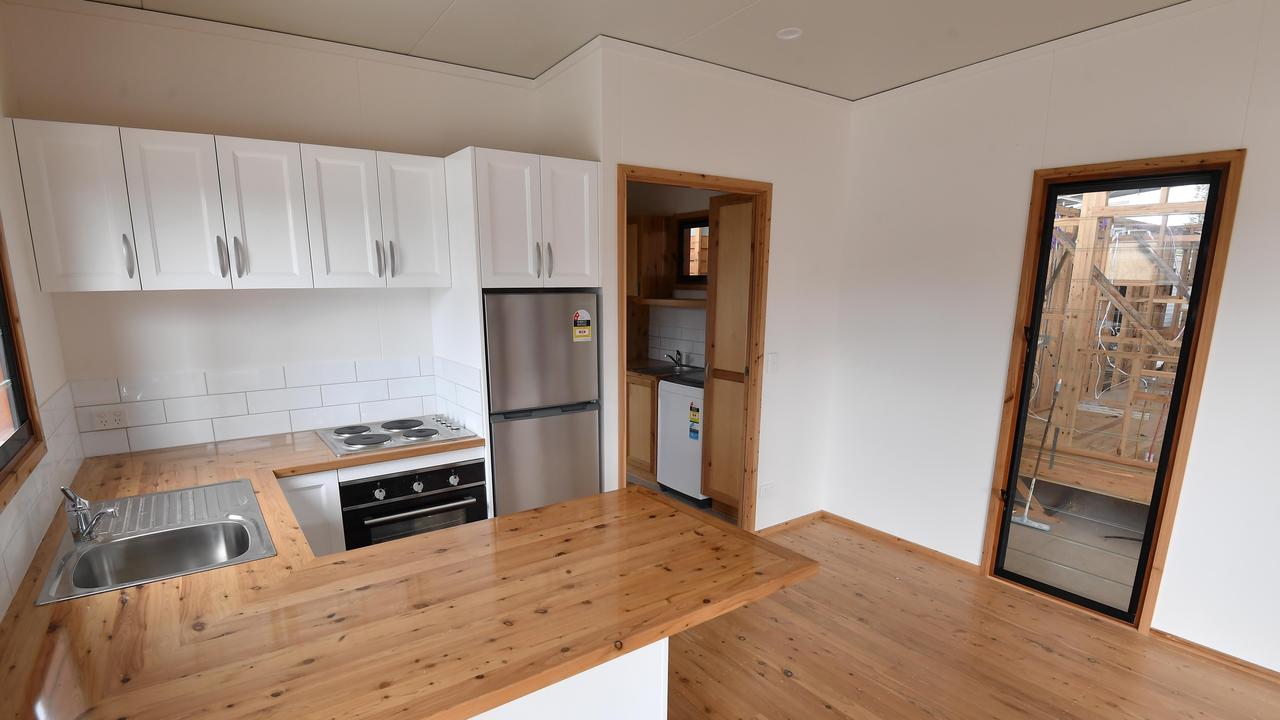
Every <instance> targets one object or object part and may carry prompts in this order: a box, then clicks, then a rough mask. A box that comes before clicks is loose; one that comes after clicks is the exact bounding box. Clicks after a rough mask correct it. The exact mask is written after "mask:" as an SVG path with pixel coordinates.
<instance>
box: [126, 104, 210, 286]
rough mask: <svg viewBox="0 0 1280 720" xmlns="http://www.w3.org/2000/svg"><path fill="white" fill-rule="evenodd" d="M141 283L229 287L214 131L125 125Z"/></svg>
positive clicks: (131, 203)
mask: <svg viewBox="0 0 1280 720" xmlns="http://www.w3.org/2000/svg"><path fill="white" fill-rule="evenodd" d="M120 144H121V146H122V147H123V149H124V175H125V180H126V181H127V182H128V188H129V211H130V214H131V215H132V217H133V229H134V233H135V236H136V237H135V239H136V244H137V253H138V275H139V276H140V277H141V279H142V289H143V290H208V289H218V288H230V287H231V260H230V255H229V253H228V250H227V244H226V231H225V229H224V227H223V224H222V191H221V190H220V189H219V187H218V159H217V152H216V151H215V150H214V145H213V136H212V135H197V134H195V133H182V132H168V131H164V130H139V129H136V128H121V129H120Z"/></svg>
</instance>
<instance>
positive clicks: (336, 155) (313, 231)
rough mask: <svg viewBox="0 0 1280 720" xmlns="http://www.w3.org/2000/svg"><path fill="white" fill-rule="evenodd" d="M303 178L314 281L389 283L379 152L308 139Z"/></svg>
mask: <svg viewBox="0 0 1280 720" xmlns="http://www.w3.org/2000/svg"><path fill="white" fill-rule="evenodd" d="M302 181H303V188H304V193H305V195H306V202H307V228H308V233H309V235H310V237H311V270H312V276H313V279H314V280H315V286H316V287H320V288H335V287H384V286H386V284H387V280H386V277H385V273H386V256H385V254H384V252H383V247H382V218H381V216H380V210H379V207H378V164H377V157H376V155H375V153H374V152H373V151H372V150H354V149H350V148H335V147H322V146H318V145H303V146H302Z"/></svg>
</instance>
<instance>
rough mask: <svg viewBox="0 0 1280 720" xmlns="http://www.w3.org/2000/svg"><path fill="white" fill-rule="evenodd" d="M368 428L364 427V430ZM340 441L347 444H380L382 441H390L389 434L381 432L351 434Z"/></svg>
mask: <svg viewBox="0 0 1280 720" xmlns="http://www.w3.org/2000/svg"><path fill="white" fill-rule="evenodd" d="M368 429H369V428H365V430H368ZM342 442H344V443H346V444H348V445H356V446H363V445H381V444H383V443H389V442H391V436H390V435H383V434H382V433H363V434H361V435H352V436H351V437H349V438H346V439H345V440H343V441H342Z"/></svg>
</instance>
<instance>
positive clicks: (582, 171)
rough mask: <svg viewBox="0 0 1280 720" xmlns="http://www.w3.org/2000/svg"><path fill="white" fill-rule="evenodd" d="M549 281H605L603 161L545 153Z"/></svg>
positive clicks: (585, 284) (574, 283)
mask: <svg viewBox="0 0 1280 720" xmlns="http://www.w3.org/2000/svg"><path fill="white" fill-rule="evenodd" d="M540 165H541V177H542V246H543V253H544V255H545V258H544V259H545V261H546V264H545V266H544V270H543V273H542V277H543V286H544V287H599V286H600V190H599V188H600V163H596V162H591V161H588V160H570V159H568V158H558V157H547V156H543V157H542V158H541V161H540Z"/></svg>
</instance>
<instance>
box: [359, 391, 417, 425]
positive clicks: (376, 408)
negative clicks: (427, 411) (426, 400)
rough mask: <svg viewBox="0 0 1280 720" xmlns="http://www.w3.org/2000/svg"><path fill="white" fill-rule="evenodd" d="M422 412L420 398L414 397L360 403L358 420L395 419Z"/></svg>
mask: <svg viewBox="0 0 1280 720" xmlns="http://www.w3.org/2000/svg"><path fill="white" fill-rule="evenodd" d="M422 414H423V413H422V400H421V399H420V398H416V397H411V398H399V399H397V400H379V401H378V402H367V403H360V422H374V421H377V420H395V419H396V418H403V417H416V416H418V415H422Z"/></svg>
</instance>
